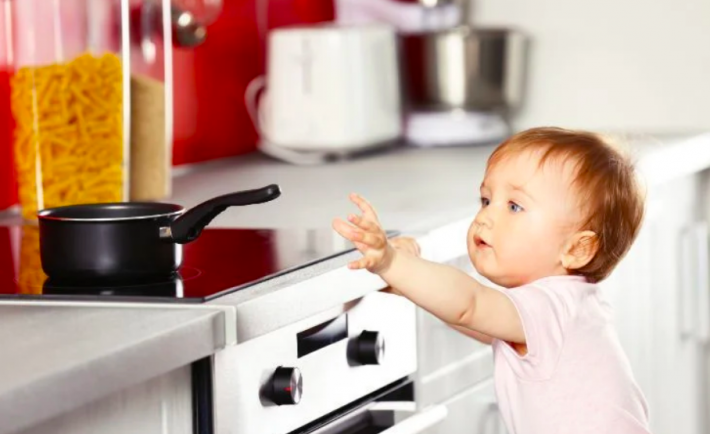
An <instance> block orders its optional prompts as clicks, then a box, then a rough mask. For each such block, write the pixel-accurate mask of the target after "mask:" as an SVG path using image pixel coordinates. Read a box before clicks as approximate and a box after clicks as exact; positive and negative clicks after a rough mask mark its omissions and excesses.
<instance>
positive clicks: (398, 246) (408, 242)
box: [389, 237, 493, 344]
mask: <svg viewBox="0 0 710 434" xmlns="http://www.w3.org/2000/svg"><path fill="white" fill-rule="evenodd" d="M390 244H391V245H392V247H394V248H395V250H403V251H405V252H408V253H410V254H412V255H415V256H419V255H420V254H421V251H420V249H419V244H417V241H416V240H415V239H413V238H409V237H397V238H393V239H391V240H390ZM389 292H392V293H394V294H398V295H402V292H401V291H399V290H397V288H392V287H390V288H389ZM448 325H449V327H451V328H453V329H454V330H456V331H458V332H460V333H462V334H464V335H466V336H468V337H470V338H473V339H476V340H477V341H479V342H482V343H484V344H491V343H492V342H493V338H491V337H490V336H488V335H485V334H483V333H481V332H477V331H474V330H471V329H468V328H465V327H461V326H456V325H451V324H448Z"/></svg>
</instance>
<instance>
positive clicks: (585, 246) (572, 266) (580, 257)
mask: <svg viewBox="0 0 710 434" xmlns="http://www.w3.org/2000/svg"><path fill="white" fill-rule="evenodd" d="M597 250H599V237H597V234H596V233H594V232H592V231H581V232H576V233H575V234H573V235H572V236H571V237H570V238H569V240H568V241H567V244H566V245H565V249H564V250H563V251H562V266H563V267H564V268H565V269H567V270H577V269H580V268H582V267H584V266H585V265H587V264H589V262H591V260H592V259H594V255H596V254H597Z"/></svg>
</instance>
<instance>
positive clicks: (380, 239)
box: [333, 193, 394, 273]
mask: <svg viewBox="0 0 710 434" xmlns="http://www.w3.org/2000/svg"><path fill="white" fill-rule="evenodd" d="M350 200H351V201H353V203H355V205H357V206H358V208H360V210H361V211H362V216H356V215H354V214H350V215H348V221H349V222H350V223H352V224H351V225H350V224H347V223H346V222H344V221H343V220H341V219H338V218H336V219H335V220H333V229H335V231H336V232H338V233H339V234H340V235H341V236H343V237H344V238H345V239H348V240H350V241H352V242H353V244H355V247H356V248H357V249H358V250H359V251H360V253H362V254H363V257H362V258H360V259H358V260H357V261H353V262H351V263H350V264H348V268H350V269H352V270H357V269H361V268H366V269H367V270H369V271H370V272H373V273H381V272H383V271H385V270H386V269H387V268H388V267H389V265H390V264H391V263H392V258H393V256H394V248H393V247H392V246H391V245H390V243H389V242H387V234H386V233H385V231H384V230H383V229H382V227H381V226H380V222H379V220H378V219H377V214H376V213H375V210H374V208H372V205H370V204H369V203H368V202H367V201H366V200H365V199H364V198H362V197H361V196H359V195H357V194H354V193H353V194H351V195H350Z"/></svg>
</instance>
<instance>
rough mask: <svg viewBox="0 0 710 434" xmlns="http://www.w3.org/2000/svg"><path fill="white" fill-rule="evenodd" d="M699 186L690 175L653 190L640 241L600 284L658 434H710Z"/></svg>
mask: <svg viewBox="0 0 710 434" xmlns="http://www.w3.org/2000/svg"><path fill="white" fill-rule="evenodd" d="M699 182H700V176H699V175H693V176H688V177H685V178H681V179H678V180H674V181H672V182H669V183H667V184H665V185H662V186H657V187H653V188H652V189H651V190H650V192H649V201H648V209H647V216H646V219H645V222H644V227H643V228H642V231H641V233H640V234H639V238H638V240H637V242H636V243H635V245H634V247H633V248H632V250H631V251H630V252H629V254H628V256H627V257H626V258H625V259H624V260H623V261H622V263H621V264H620V265H619V267H618V268H617V270H615V271H614V273H613V275H612V276H611V277H610V278H609V279H608V281H605V282H603V283H602V287H603V288H604V290H605V294H606V295H607V297H608V298H609V299H610V301H611V303H612V305H613V306H614V310H615V315H616V323H617V327H618V332H619V337H620V339H621V342H622V345H623V347H624V349H625V351H626V353H627V355H628V356H629V359H630V362H631V365H632V368H633V370H634V374H635V376H636V378H637V380H638V383H639V386H640V387H641V389H642V390H643V392H644V394H645V395H646V398H647V401H648V405H649V413H650V420H651V430H652V432H653V433H654V434H705V433H706V431H705V428H704V424H703V422H702V419H701V416H702V413H703V412H704V411H703V409H702V408H701V405H703V402H704V401H703V399H702V397H701V391H702V387H703V384H704V381H705V375H704V373H702V370H701V369H700V368H701V366H700V365H699V362H700V355H701V353H700V344H699V340H698V333H699V329H700V328H701V326H702V322H701V321H700V319H701V314H700V313H699V307H700V305H699V302H700V301H701V300H700V299H701V295H706V294H707V291H708V288H702V287H701V286H702V285H701V282H700V281H701V280H702V276H701V273H702V272H706V271H707V268H706V267H700V264H699V262H698V261H699V252H698V251H699V249H700V248H701V246H702V245H703V241H702V240H701V239H699V237H703V236H704V235H703V234H702V232H703V231H702V230H700V231H698V230H697V228H698V222H700V221H701V220H702V218H701V217H702V216H701V213H700V205H701V202H702V199H701V198H700V197H699V192H700V188H699ZM705 247H706V246H705ZM703 291H704V292H703Z"/></svg>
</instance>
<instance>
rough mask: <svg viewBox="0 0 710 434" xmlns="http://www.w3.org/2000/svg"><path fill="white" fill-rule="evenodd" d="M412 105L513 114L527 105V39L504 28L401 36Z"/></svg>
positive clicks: (455, 30)
mask: <svg viewBox="0 0 710 434" xmlns="http://www.w3.org/2000/svg"><path fill="white" fill-rule="evenodd" d="M402 51H403V56H404V64H405V68H406V73H405V74H404V76H405V87H406V92H405V94H406V96H407V100H408V103H409V105H410V106H411V107H412V108H414V109H418V110H433V111H440V110H451V109H461V110H495V111H504V112H510V111H514V110H516V109H517V108H519V107H520V106H521V103H522V100H523V89H524V86H523V85H524V77H525V74H524V72H525V61H526V51H527V39H526V37H525V36H524V35H523V34H522V33H521V32H519V31H516V30H512V29H505V28H476V27H472V26H466V25H462V26H457V27H454V28H451V29H444V30H437V31H427V32H417V33H410V34H406V35H403V36H402Z"/></svg>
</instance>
